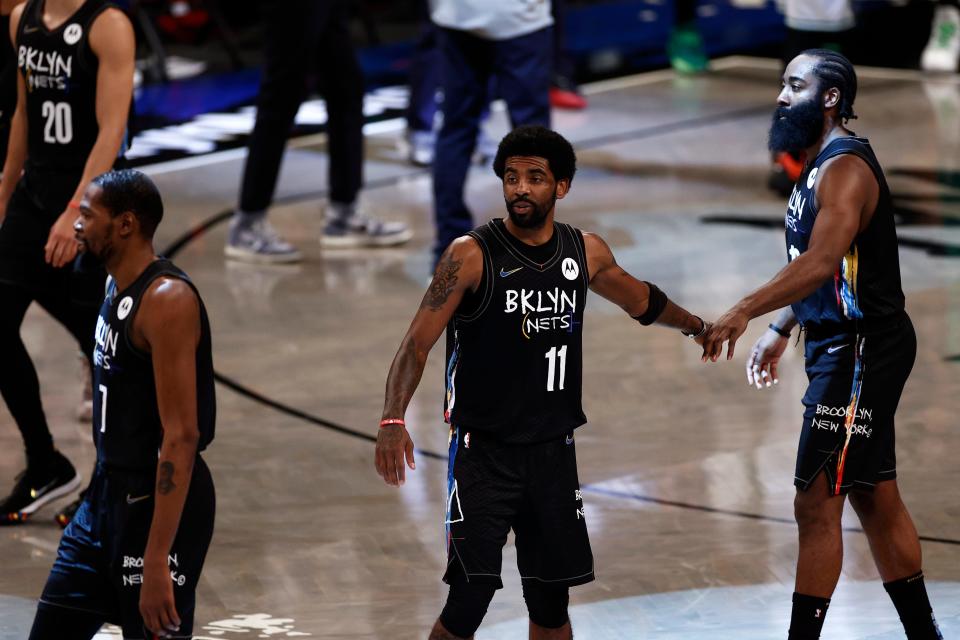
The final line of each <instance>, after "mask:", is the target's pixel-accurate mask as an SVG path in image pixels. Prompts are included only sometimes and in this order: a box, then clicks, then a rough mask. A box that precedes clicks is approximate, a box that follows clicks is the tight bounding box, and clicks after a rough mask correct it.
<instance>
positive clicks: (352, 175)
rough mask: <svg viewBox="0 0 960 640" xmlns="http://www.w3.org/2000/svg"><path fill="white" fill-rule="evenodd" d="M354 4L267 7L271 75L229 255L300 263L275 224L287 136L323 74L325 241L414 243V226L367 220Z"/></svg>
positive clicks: (293, 0) (304, 1) (336, 0)
mask: <svg viewBox="0 0 960 640" xmlns="http://www.w3.org/2000/svg"><path fill="white" fill-rule="evenodd" d="M351 4H352V3H351V2H350V0H267V1H265V2H263V4H262V7H263V21H264V44H263V53H264V61H263V76H262V78H261V81H260V92H259V94H258V97H257V121H256V124H255V125H254V128H253V134H252V135H251V137H250V146H249V153H248V155H247V162H246V165H245V166H244V171H243V180H242V184H241V190H240V203H239V206H238V207H237V209H236V211H235V213H234V216H233V220H232V221H231V223H230V229H229V232H228V234H227V244H226V247H225V248H224V253H225V255H226V257H227V258H229V259H233V260H241V261H245V262H261V263H282V262H297V261H299V260H300V259H301V255H300V252H299V251H298V250H297V249H296V248H295V247H294V246H293V245H291V244H290V243H289V242H287V241H285V240H284V239H282V238H281V237H280V236H279V234H277V232H276V231H274V229H273V227H272V226H271V225H270V223H269V222H268V221H267V209H268V208H269V207H270V204H271V202H272V201H273V197H274V192H275V190H276V186H277V178H278V176H279V173H280V163H281V161H282V159H283V152H284V149H285V148H286V144H287V137H288V136H289V134H290V129H291V127H292V126H293V121H294V118H295V117H296V115H297V110H298V109H299V108H300V104H301V103H302V102H303V100H304V99H305V98H306V96H307V93H308V87H309V84H310V83H309V80H310V75H311V72H316V74H317V76H319V77H318V80H319V84H320V85H321V86H322V93H323V96H324V98H325V100H326V104H327V112H328V114H329V120H328V122H327V140H328V142H327V146H328V149H329V153H330V170H329V181H330V197H329V200H330V202H329V204H328V206H327V209H326V223H325V225H324V228H323V232H322V234H321V237H320V243H321V245H322V246H324V247H327V248H338V247H344V248H347V247H368V246H390V245H397V244H402V243H404V242H407V241H408V240H409V239H410V238H411V237H412V235H413V234H412V232H411V231H410V229H408V228H407V227H406V225H403V224H400V223H388V222H382V221H379V220H376V219H374V218H371V217H368V216H365V215H363V214H362V213H361V212H360V211H359V210H358V208H357V194H358V193H359V191H360V187H361V184H362V181H363V94H364V87H363V72H362V71H361V69H360V65H359V63H358V61H357V56H356V52H355V50H354V46H353V42H352V40H351V37H350V29H349V24H348V22H349V18H350V8H351Z"/></svg>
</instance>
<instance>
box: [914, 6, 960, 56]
mask: <svg viewBox="0 0 960 640" xmlns="http://www.w3.org/2000/svg"><path fill="white" fill-rule="evenodd" d="M958 62H960V9H957V8H956V7H951V6H940V7H937V12H936V13H935V14H934V16H933V26H932V27H931V29H930V40H929V41H928V42H927V46H926V48H925V49H924V50H923V56H922V57H921V58H920V66H921V67H923V69H924V71H946V72H955V71H957V64H958Z"/></svg>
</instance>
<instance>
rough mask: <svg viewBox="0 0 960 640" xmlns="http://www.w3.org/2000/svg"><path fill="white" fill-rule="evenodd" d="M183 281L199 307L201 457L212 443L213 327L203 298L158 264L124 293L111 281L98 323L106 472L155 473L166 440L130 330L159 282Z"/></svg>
mask: <svg viewBox="0 0 960 640" xmlns="http://www.w3.org/2000/svg"><path fill="white" fill-rule="evenodd" d="M161 276H165V277H172V278H177V279H179V280H183V281H184V282H186V283H187V284H188V285H190V287H191V288H192V289H193V290H194V293H196V294H197V300H198V302H199V304H200V343H199V345H198V346H197V360H196V363H197V425H198V427H199V429H200V442H199V446H198V449H197V450H198V451H203V450H204V449H205V448H206V446H207V445H208V444H209V443H210V441H211V440H213V433H214V423H215V420H216V398H215V395H214V381H213V358H212V353H211V339H210V322H209V320H208V318H207V312H206V308H205V307H204V305H203V300H201V298H200V294H199V292H197V289H196V287H195V286H194V284H193V283H192V282H191V281H190V278H188V277H187V275H186V274H185V273H184V272H183V271H181V270H180V269H178V268H177V267H176V266H175V265H174V264H173V263H171V262H169V261H168V260H165V259H162V258H161V259H158V260H156V261H154V262H153V263H151V264H150V266H149V267H147V268H146V269H145V270H144V271H143V273H142V274H140V276H139V277H138V278H137V279H136V280H135V281H134V282H133V284H131V285H130V286H129V287H127V288H126V289H124V290H123V291H119V292H118V291H117V285H116V282H114V281H113V280H112V279H111V280H109V282H108V284H107V293H106V298H105V299H104V301H103V305H102V306H101V307H100V317H99V318H97V332H96V345H95V346H94V353H93V365H94V369H93V371H94V374H93V407H94V411H93V428H94V439H95V440H96V443H97V460H98V462H99V463H101V464H105V465H107V466H108V467H115V468H121V469H133V470H148V469H153V468H156V466H157V453H158V452H159V449H160V444H161V440H162V437H163V427H162V424H161V422H160V411H159V409H158V407H157V388H156V383H155V380H154V376H153V360H152V358H151V355H150V354H149V353H145V352H143V351H141V350H139V349H137V348H136V347H135V346H134V345H133V342H132V340H131V337H130V330H131V328H132V326H133V320H134V318H135V317H136V315H137V311H138V309H139V307H140V301H141V300H142V298H143V294H144V293H145V292H146V291H147V289H148V288H149V287H150V284H151V283H152V282H153V281H154V280H156V279H157V278H159V277H161Z"/></svg>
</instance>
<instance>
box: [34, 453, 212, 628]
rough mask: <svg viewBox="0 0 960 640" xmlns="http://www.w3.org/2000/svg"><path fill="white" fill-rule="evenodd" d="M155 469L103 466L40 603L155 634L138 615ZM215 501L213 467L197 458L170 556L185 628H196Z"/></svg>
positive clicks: (62, 544) (69, 530)
mask: <svg viewBox="0 0 960 640" xmlns="http://www.w3.org/2000/svg"><path fill="white" fill-rule="evenodd" d="M154 487H155V474H154V473H126V472H117V471H104V470H102V469H101V468H98V469H97V472H96V473H95V475H94V478H93V480H92V481H91V483H90V487H89V488H88V490H87V494H86V496H85V497H84V500H83V503H82V504H81V506H80V508H79V509H78V510H77V513H76V514H75V515H74V517H73V520H71V521H70V524H69V525H67V528H66V529H65V530H64V532H63V537H62V538H61V540H60V548H59V549H58V550H57V558H56V560H55V561H54V563H53V568H52V569H51V571H50V577H49V578H48V579H47V584H46V586H45V587H44V589H43V595H41V596H40V604H39V609H40V610H41V611H40V612H41V613H42V609H43V608H44V607H65V608H68V609H74V610H80V611H86V612H88V613H91V614H94V615H99V616H101V617H102V618H103V621H104V622H110V623H113V624H116V625H119V626H120V627H121V628H122V629H123V637H124V639H125V640H134V639H135V640H141V639H145V638H152V637H153V636H152V635H151V634H150V633H149V632H148V631H147V630H146V629H145V628H144V626H143V619H142V618H141V617H140V606H139V603H140V585H141V584H142V581H143V552H144V549H145V548H146V545H147V536H148V534H149V532H150V523H151V520H152V518H153V503H154V500H153V493H154ZM215 504H216V499H215V496H214V489H213V481H212V479H211V477H210V470H209V469H208V468H207V465H206V463H204V461H203V459H202V458H200V457H199V456H198V457H197V461H196V463H195V464H194V467H193V476H192V478H191V480H190V490H189V492H188V494H187V500H186V503H185V504H184V507H183V515H182V516H181V520H180V527H179V528H178V529H177V536H176V538H175V540H174V543H173V548H172V549H171V551H170V555H169V557H168V561H167V563H168V565H169V567H170V579H171V580H172V581H173V594H174V598H175V602H176V610H177V615H179V616H180V621H181V624H180V630H179V631H178V632H176V633H174V634H172V635H171V636H170V637H171V638H189V637H191V636H192V634H193V615H194V609H195V608H196V588H197V582H198V581H199V579H200V571H201V569H202V568H203V561H204V558H206V555H207V549H208V547H209V546H210V538H211V537H212V535H213V518H214V511H215V508H216V507H215Z"/></svg>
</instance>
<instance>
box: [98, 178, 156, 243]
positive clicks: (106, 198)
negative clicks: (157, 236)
mask: <svg viewBox="0 0 960 640" xmlns="http://www.w3.org/2000/svg"><path fill="white" fill-rule="evenodd" d="M93 184H95V185H96V186H98V187H100V197H99V198H98V201H99V203H100V204H101V205H103V206H104V207H105V208H106V209H107V210H108V211H109V212H110V215H111V216H113V217H116V216H118V215H120V214H121V213H123V212H124V211H129V212H131V213H132V214H133V215H134V216H136V218H137V220H138V221H139V222H140V230H141V232H142V233H143V235H144V237H146V238H153V234H154V232H156V230H157V227H158V226H159V225H160V221H161V220H163V200H161V199H160V191H159V190H158V189H157V185H155V184H154V183H153V180H151V179H150V178H149V177H147V174H145V173H142V172H140V171H137V170H135V169H123V170H121V171H108V172H107V173H102V174H100V175H99V176H97V177H96V178H94V179H93Z"/></svg>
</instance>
